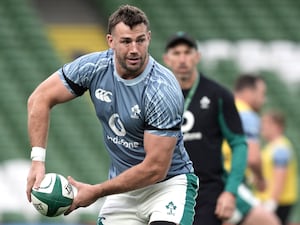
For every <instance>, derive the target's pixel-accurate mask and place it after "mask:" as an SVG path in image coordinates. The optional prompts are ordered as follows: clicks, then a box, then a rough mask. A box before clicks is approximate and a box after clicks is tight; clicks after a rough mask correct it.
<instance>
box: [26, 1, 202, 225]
mask: <svg viewBox="0 0 300 225" xmlns="http://www.w3.org/2000/svg"><path fill="white" fill-rule="evenodd" d="M149 26H150V24H149V21H148V18H147V16H146V15H145V13H144V12H143V11H142V10H140V9H139V8H137V7H134V6H130V5H123V6H121V7H119V9H118V10H116V11H115V12H114V13H113V14H112V15H111V16H110V18H109V21H108V34H107V42H108V45H109V47H110V49H108V50H107V51H102V52H95V53H91V54H87V55H84V56H81V57H79V58H77V59H76V60H74V61H72V62H70V63H68V64H66V65H64V66H63V67H62V68H60V69H59V70H58V71H57V72H55V73H53V74H52V75H51V76H50V77H49V78H47V79H46V80H45V81H43V82H42V83H41V84H40V85H39V86H38V87H37V88H36V89H35V90H34V92H33V93H32V94H31V96H30V97H29V99H28V132H29V138H30V144H31V146H32V151H31V159H32V164H31V168H30V171H29V173H28V178H27V197H28V200H29V201H30V200H31V198H30V193H31V190H32V188H36V189H37V188H39V185H40V182H41V180H42V179H43V177H44V175H45V157H46V145H47V137H48V128H49V122H50V112H51V109H52V108H53V107H54V106H56V105H57V104H60V103H64V102H68V101H70V100H73V99H75V98H76V97H79V96H81V95H83V94H84V92H85V91H87V90H89V92H90V97H91V100H92V102H93V104H94V107H95V112H96V114H97V117H98V119H99V120H100V122H101V124H102V128H103V133H104V141H105V146H106V149H107V151H108V153H109V156H110V160H111V165H110V168H109V179H108V180H106V181H104V182H102V183H98V184H94V185H91V184H86V183H81V182H78V181H76V180H74V179H73V178H72V177H68V180H69V182H70V183H71V184H72V185H73V186H74V187H75V188H76V189H77V190H78V191H77V195H76V196H75V198H74V200H73V203H72V205H71V207H70V208H69V209H68V210H67V212H66V213H65V215H68V214H69V213H71V212H72V211H73V210H76V209H77V208H79V207H87V206H89V205H91V204H92V203H94V202H95V201H96V200H98V199H99V198H102V197H106V198H105V202H104V204H103V206H102V208H101V210H100V213H99V219H98V225H105V224H110V225H111V224H112V225H116V224H118V225H119V224H124V225H146V224H147V225H148V224H149V225H178V224H180V225H192V223H193V216H194V205H195V198H196V195H197V189H198V178H197V176H195V174H194V173H193V170H194V169H193V166H192V162H191V160H190V159H189V156H188V154H187V152H186V150H185V148H184V145H183V136H182V132H181V124H182V120H183V118H182V115H183V107H184V98H183V95H182V93H181V89H180V86H179V84H178V82H177V80H176V78H175V77H174V75H173V74H172V73H171V71H170V70H168V69H166V68H165V67H164V66H162V65H160V64H159V63H158V62H156V61H155V60H154V59H153V58H152V57H151V56H150V55H149V52H148V48H149V44H150V40H151V32H150V30H149V29H150V28H149ZM78 129H84V128H82V127H79V128H78ZM62 151H63V149H62ZM82 151H84V149H82Z"/></svg>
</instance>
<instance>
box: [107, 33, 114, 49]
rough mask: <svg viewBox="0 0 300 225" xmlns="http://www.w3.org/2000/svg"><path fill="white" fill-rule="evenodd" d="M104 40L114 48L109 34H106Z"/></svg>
mask: <svg viewBox="0 0 300 225" xmlns="http://www.w3.org/2000/svg"><path fill="white" fill-rule="evenodd" d="M106 41H107V44H108V46H109V48H114V44H113V37H112V35H111V34H107V35H106Z"/></svg>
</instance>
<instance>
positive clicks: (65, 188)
mask: <svg viewBox="0 0 300 225" xmlns="http://www.w3.org/2000/svg"><path fill="white" fill-rule="evenodd" d="M73 198H74V191H73V187H72V185H71V184H70V183H69V182H68V180H67V179H66V178H65V177H64V176H62V175H60V174H57V173H47V174H46V175H45V177H44V179H43V180H42V182H41V184H40V187H39V188H38V189H34V188H33V189H32V191H31V202H32V204H33V206H34V208H35V209H36V210H37V211H38V212H39V213H41V214H42V215H44V216H48V217H55V216H59V215H61V214H63V213H64V212H65V211H66V210H67V209H68V208H69V207H70V206H71V204H72V202H73Z"/></svg>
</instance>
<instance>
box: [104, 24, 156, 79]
mask: <svg viewBox="0 0 300 225" xmlns="http://www.w3.org/2000/svg"><path fill="white" fill-rule="evenodd" d="M150 39H151V35H150V31H148V29H147V27H146V26H145V25H144V24H143V23H141V24H138V25H136V26H134V27H132V29H130V27H129V26H127V25H125V24H124V23H123V22H121V23H119V24H117V25H116V26H115V28H114V29H113V31H112V33H111V34H108V35H107V41H108V45H109V47H110V48H112V49H113V50H114V52H115V60H116V61H115V62H116V68H117V72H118V73H119V75H121V76H122V77H124V78H134V77H136V76H137V75H139V74H140V73H141V72H142V71H143V70H144V68H145V67H146V60H147V59H148V47H149V43H150Z"/></svg>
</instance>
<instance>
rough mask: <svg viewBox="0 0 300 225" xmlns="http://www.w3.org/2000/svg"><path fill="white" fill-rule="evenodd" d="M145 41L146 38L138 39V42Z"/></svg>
mask: <svg viewBox="0 0 300 225" xmlns="http://www.w3.org/2000/svg"><path fill="white" fill-rule="evenodd" d="M144 41H145V38H142V39H138V40H137V41H136V42H137V43H143V42H144Z"/></svg>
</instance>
